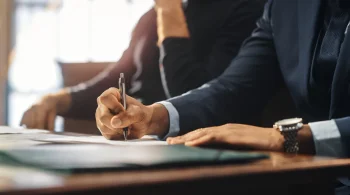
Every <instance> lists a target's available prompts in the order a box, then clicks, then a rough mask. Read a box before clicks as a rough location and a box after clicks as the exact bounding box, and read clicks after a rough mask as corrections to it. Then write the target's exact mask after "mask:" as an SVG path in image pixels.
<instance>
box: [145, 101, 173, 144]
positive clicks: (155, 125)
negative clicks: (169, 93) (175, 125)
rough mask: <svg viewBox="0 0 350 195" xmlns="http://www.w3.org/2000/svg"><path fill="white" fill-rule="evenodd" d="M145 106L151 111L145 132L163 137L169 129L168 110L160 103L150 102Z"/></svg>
mask: <svg viewBox="0 0 350 195" xmlns="http://www.w3.org/2000/svg"><path fill="white" fill-rule="evenodd" d="M147 108H148V109H150V112H151V113H152V114H151V119H150V125H149V129H148V133H147V134H149V135H157V136H158V137H164V136H165V135H166V134H167V132H168V130H169V113H168V110H167V109H166V108H165V107H164V106H163V105H162V104H152V105H150V106H147Z"/></svg>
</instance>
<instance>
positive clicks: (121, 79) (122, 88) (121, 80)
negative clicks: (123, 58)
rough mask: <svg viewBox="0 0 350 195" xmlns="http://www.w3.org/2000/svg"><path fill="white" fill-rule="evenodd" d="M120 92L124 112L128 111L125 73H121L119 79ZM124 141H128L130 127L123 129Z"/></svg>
mask: <svg viewBox="0 0 350 195" xmlns="http://www.w3.org/2000/svg"><path fill="white" fill-rule="evenodd" d="M119 91H120V94H121V102H122V104H123V107H124V110H126V95H125V78H124V73H120V77H119ZM123 135H124V140H125V141H127V140H128V138H127V136H128V127H125V128H123Z"/></svg>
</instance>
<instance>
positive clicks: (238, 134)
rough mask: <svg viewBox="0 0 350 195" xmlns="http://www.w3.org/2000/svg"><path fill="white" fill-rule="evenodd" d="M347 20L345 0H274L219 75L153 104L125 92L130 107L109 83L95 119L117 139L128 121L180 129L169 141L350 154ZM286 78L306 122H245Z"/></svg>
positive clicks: (137, 131)
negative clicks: (263, 125)
mask: <svg viewBox="0 0 350 195" xmlns="http://www.w3.org/2000/svg"><path fill="white" fill-rule="evenodd" d="M349 20H350V1H347V0H293V1H291V0H270V1H268V3H267V4H266V5H265V10H264V14H263V16H262V17H261V18H260V20H259V21H258V22H257V28H256V29H255V30H254V32H253V34H252V35H251V37H250V38H248V39H247V40H246V41H245V43H244V44H243V46H242V48H241V50H240V52H239V54H238V56H237V57H236V58H235V60H234V61H233V62H232V63H231V65H230V66H229V68H228V69H227V70H226V71H225V72H224V73H223V74H222V75H221V76H220V77H218V78H217V79H215V80H213V81H211V82H209V83H207V84H206V85H204V86H202V87H201V88H199V89H196V90H193V91H190V92H189V93H187V94H184V95H182V96H179V97H176V98H173V99H170V100H168V101H166V102H160V103H156V104H153V105H151V106H144V105H142V104H141V103H139V102H138V101H136V100H134V99H132V98H130V97H128V99H127V102H128V109H127V110H126V111H124V110H123V109H122V106H121V104H120V103H119V102H118V100H119V99H120V95H119V93H118V90H117V89H114V88H111V89H109V90H107V91H105V92H104V93H103V94H102V95H101V96H100V97H99V98H98V104H99V108H98V109H97V111H96V122H97V125H98V127H99V129H100V130H101V131H102V133H103V134H104V135H105V136H106V137H107V138H113V139H122V133H121V132H122V130H121V128H123V127H129V129H130V130H129V135H128V136H129V137H130V138H139V137H142V136H143V135H145V134H154V135H158V136H159V137H160V138H164V139H165V138H167V137H173V136H177V135H182V136H179V137H175V138H168V139H167V141H168V143H170V144H181V143H185V144H186V145H191V146H199V145H205V144H228V145H231V146H234V147H238V148H249V149H260V150H271V151H285V152H291V153H295V152H299V153H309V154H316V155H327V156H338V157H349V150H348V149H349V148H350V101H349V100H350V85H349V79H350V74H349V73H350V56H349V52H350V35H349V32H348V27H349ZM282 83H285V84H286V86H287V88H288V90H289V92H290V94H291V96H292V98H293V100H294V103H295V105H296V107H297V108H298V111H299V114H300V117H301V118H302V119H303V120H302V119H301V118H294V119H286V120H282V121H278V122H277V123H276V125H275V126H274V128H261V127H256V126H250V125H243V124H249V123H250V122H251V121H250V119H251V118H254V116H255V115H256V114H257V113H260V111H261V110H262V109H263V108H264V106H265V105H266V103H267V101H268V100H269V99H270V98H271V97H272V95H273V94H275V93H276V91H278V89H279V88H280V87H281V84H282ZM108 109H112V110H113V111H114V112H116V113H117V115H112V114H111V113H110V112H109V110H108ZM239 123H240V124H239ZM202 128H203V129H202ZM195 129H198V130H196V131H193V130H195ZM190 131H192V132H190Z"/></svg>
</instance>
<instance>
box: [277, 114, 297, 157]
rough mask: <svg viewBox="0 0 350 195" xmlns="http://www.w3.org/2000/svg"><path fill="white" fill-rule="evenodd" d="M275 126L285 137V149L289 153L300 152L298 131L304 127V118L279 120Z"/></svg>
mask: <svg viewBox="0 0 350 195" xmlns="http://www.w3.org/2000/svg"><path fill="white" fill-rule="evenodd" d="M273 128H276V129H278V130H279V131H280V132H281V134H282V135H283V137H284V151H285V152H287V153H298V151H299V142H298V140H297V135H298V131H299V130H300V129H301V128H303V119H301V118H290V119H284V120H280V121H277V122H276V123H275V124H274V125H273Z"/></svg>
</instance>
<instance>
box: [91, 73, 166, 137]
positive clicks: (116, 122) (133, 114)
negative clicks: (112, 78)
mask: <svg viewBox="0 0 350 195" xmlns="http://www.w3.org/2000/svg"><path fill="white" fill-rule="evenodd" d="M122 78H124V75H123V76H122V77H121V79H120V83H121V86H122V85H123V82H124V85H125V78H124V81H123V79H122ZM121 89H124V92H125V87H121ZM124 92H123V90H119V89H117V88H109V89H108V90H106V91H104V92H103V93H102V94H101V95H100V96H99V97H98V98H97V103H98V107H97V109H96V114H95V117H96V124H97V127H98V129H99V130H100V132H101V133H102V135H103V136H104V137H106V138H107V139H113V140H125V138H126V137H127V139H138V138H141V137H143V136H144V135H158V134H157V132H154V130H155V129H156V128H153V127H152V122H151V119H152V117H153V116H154V115H155V114H157V115H158V114H162V113H158V112H155V110H154V106H153V105H152V106H145V105H143V104H142V103H140V102H139V101H137V100H136V99H134V98H132V97H129V96H127V95H126V94H125V93H124ZM124 95H125V96H124ZM123 96H124V97H123ZM124 103H125V104H124ZM157 106H161V105H157ZM124 135H125V137H124Z"/></svg>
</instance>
